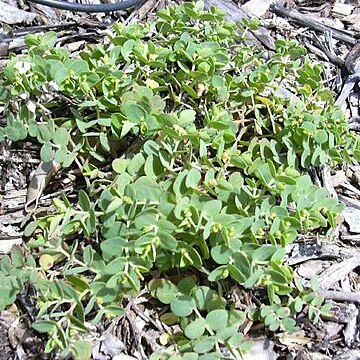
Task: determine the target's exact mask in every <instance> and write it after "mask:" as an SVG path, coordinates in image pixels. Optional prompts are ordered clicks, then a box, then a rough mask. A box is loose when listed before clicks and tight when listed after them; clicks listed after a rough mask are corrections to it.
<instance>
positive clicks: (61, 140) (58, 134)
mask: <svg viewBox="0 0 360 360" xmlns="http://www.w3.org/2000/svg"><path fill="white" fill-rule="evenodd" d="M69 139H70V136H69V134H68V132H67V131H66V129H64V128H62V127H60V128H58V129H57V130H56V131H55V135H54V143H55V144H57V145H67V144H68V142H69Z"/></svg>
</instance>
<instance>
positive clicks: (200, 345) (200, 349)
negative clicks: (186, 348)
mask: <svg viewBox="0 0 360 360" xmlns="http://www.w3.org/2000/svg"><path fill="white" fill-rule="evenodd" d="M215 342H216V340H215V338H213V337H210V336H203V337H202V338H201V339H199V340H196V341H195V342H194V345H193V349H194V351H196V352H197V353H199V354H204V353H207V352H209V351H211V350H212V349H213V347H214V345H215Z"/></svg>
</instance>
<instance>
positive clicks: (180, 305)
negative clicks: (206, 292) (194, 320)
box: [170, 295, 195, 317]
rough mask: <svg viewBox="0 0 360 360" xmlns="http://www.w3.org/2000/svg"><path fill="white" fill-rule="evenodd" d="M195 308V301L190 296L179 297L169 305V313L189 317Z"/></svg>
mask: <svg viewBox="0 0 360 360" xmlns="http://www.w3.org/2000/svg"><path fill="white" fill-rule="evenodd" d="M194 308H195V301H194V299H193V298H192V297H191V296H188V295H180V296H179V297H177V298H176V299H174V300H173V301H172V302H171V304H170V309H171V311H172V312H173V313H174V314H175V315H176V316H179V317H185V316H189V315H190V314H191V313H192V312H193V310H194Z"/></svg>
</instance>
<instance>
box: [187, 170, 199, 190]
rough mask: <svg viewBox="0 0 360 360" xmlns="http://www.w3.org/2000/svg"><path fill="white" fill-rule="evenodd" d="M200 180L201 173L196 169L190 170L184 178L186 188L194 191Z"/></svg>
mask: <svg viewBox="0 0 360 360" xmlns="http://www.w3.org/2000/svg"><path fill="white" fill-rule="evenodd" d="M200 180H201V173H200V171H199V170H198V169H195V168H192V169H191V170H190V171H189V173H188V174H187V176H186V180H185V185H186V186H187V187H188V188H193V189H196V188H197V186H198V184H199V182H200Z"/></svg>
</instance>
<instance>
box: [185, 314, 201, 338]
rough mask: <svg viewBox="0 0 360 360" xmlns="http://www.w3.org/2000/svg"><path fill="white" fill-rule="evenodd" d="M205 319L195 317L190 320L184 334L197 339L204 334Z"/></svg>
mask: <svg viewBox="0 0 360 360" xmlns="http://www.w3.org/2000/svg"><path fill="white" fill-rule="evenodd" d="M204 331H205V320H204V319H203V318H197V319H195V320H194V321H192V322H191V323H190V324H189V325H188V326H187V327H186V328H185V330H184V333H185V336H186V337H187V338H189V339H198V338H199V337H201V336H202V335H203V334H204Z"/></svg>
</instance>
